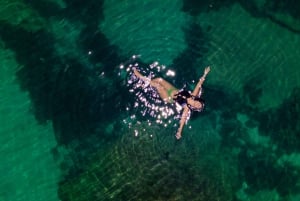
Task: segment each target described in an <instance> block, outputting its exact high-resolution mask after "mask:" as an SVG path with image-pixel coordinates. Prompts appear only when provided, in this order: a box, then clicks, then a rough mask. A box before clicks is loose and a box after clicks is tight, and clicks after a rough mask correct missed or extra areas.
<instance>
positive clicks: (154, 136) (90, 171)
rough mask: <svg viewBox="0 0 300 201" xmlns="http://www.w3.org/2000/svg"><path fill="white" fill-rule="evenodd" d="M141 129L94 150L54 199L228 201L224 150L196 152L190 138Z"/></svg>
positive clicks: (230, 181) (231, 179)
mask: <svg viewBox="0 0 300 201" xmlns="http://www.w3.org/2000/svg"><path fill="white" fill-rule="evenodd" d="M143 127H144V126H143V123H140V124H136V125H133V126H132V128H128V129H127V130H124V131H123V137H122V139H120V140H119V141H118V142H117V143H115V144H114V145H112V147H110V148H109V149H108V150H106V151H99V152H98V153H96V156H95V157H94V158H93V159H92V160H91V162H90V163H89V165H88V167H87V168H86V169H85V170H84V171H83V173H82V174H80V175H78V176H77V177H74V178H73V179H69V180H65V181H62V182H61V183H60V188H59V197H60V199H61V200H63V201H64V200H74V201H79V200H149V201H152V200H162V201H167V200H198V201H201V200H203V201H204V200H211V201H217V200H219V201H221V200H224V201H228V200H233V195H234V193H233V192H234V190H235V188H236V185H237V183H238V182H237V181H236V178H237V176H236V174H237V171H236V169H235V168H234V167H235V166H234V165H233V164H234V163H233V161H232V160H230V159H229V158H230V157H229V156H227V154H226V152H225V153H224V152H223V153H222V154H218V153H210V154H206V155H203V156H201V154H203V153H199V152H198V149H197V146H196V145H193V144H189V143H192V142H189V141H181V142H178V141H175V139H174V138H173V136H166V133H168V132H166V131H161V129H160V128H159V127H154V126H153V127H152V129H151V130H149V129H147V131H144V132H141V131H143V130H144V129H143ZM146 127H147V126H146ZM136 131H139V132H140V133H138V135H137V136H135V135H134V133H135V132H136ZM216 157H217V158H218V159H219V160H216ZM199 158H202V159H199ZM195 159H197V160H195ZM197 161H198V162H197Z"/></svg>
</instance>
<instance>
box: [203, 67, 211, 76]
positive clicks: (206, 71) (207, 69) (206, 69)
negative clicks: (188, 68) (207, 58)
mask: <svg viewBox="0 0 300 201" xmlns="http://www.w3.org/2000/svg"><path fill="white" fill-rule="evenodd" d="M209 71H210V66H207V67H206V68H205V70H204V76H206V75H207V74H208V73H209Z"/></svg>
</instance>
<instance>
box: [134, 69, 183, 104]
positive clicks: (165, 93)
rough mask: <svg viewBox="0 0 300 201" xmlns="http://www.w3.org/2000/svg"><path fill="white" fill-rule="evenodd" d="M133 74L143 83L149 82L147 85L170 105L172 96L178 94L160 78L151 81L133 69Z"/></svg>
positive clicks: (176, 90)
mask: <svg viewBox="0 0 300 201" xmlns="http://www.w3.org/2000/svg"><path fill="white" fill-rule="evenodd" d="M133 73H134V74H135V76H137V77H138V78H139V79H141V80H143V81H144V82H146V83H147V82H149V84H150V85H151V86H152V87H154V88H155V89H156V90H157V92H158V94H159V96H160V97H161V99H163V100H164V101H166V102H169V103H172V101H173V96H174V95H175V94H177V93H178V89H176V88H175V87H174V86H173V85H172V84H170V83H169V82H167V81H166V80H164V79H162V78H155V79H153V80H151V79H150V78H148V77H146V76H144V75H142V74H141V73H140V72H139V71H137V70H136V69H135V68H134V69H133Z"/></svg>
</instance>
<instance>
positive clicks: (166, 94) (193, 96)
mask: <svg viewBox="0 0 300 201" xmlns="http://www.w3.org/2000/svg"><path fill="white" fill-rule="evenodd" d="M209 71H210V67H209V66H208V67H206V68H205V70H204V74H203V75H202V77H201V78H200V79H199V81H198V83H197V85H196V87H195V88H194V91H193V92H192V93H191V92H189V91H187V90H186V89H185V88H183V89H181V90H178V89H177V88H175V87H174V86H173V85H172V84H170V83H169V82H167V81H166V80H164V79H162V78H154V79H150V78H148V77H145V76H144V75H142V74H141V73H140V72H139V71H137V69H136V68H133V72H134V74H135V76H137V77H138V78H139V79H141V80H143V81H144V82H145V83H146V84H147V85H148V84H150V86H152V87H154V88H155V89H156V90H157V92H158V94H159V96H160V97H161V98H162V99H163V100H164V101H165V102H168V103H176V104H179V105H180V106H181V107H182V108H183V112H182V114H181V118H180V123H179V128H178V130H177V133H176V135H175V136H176V138H177V139H180V138H181V133H182V130H183V126H184V124H186V122H187V121H188V120H189V118H190V114H191V112H192V111H198V112H201V111H202V110H203V109H204V100H203V99H202V98H201V89H202V84H203V82H204V80H205V77H206V75H207V74H208V73H209Z"/></svg>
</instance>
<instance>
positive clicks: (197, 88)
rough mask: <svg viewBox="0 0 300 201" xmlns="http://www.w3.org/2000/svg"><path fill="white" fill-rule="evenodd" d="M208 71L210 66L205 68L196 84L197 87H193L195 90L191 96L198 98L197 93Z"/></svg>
mask: <svg viewBox="0 0 300 201" xmlns="http://www.w3.org/2000/svg"><path fill="white" fill-rule="evenodd" d="M209 71H210V66H208V67H206V68H205V70H204V73H203V75H202V77H201V78H200V79H199V81H198V83H197V85H196V87H195V89H194V91H193V93H192V95H193V96H198V95H199V92H200V90H201V87H202V84H203V82H204V80H205V77H206V75H207V74H208V73H209Z"/></svg>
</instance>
